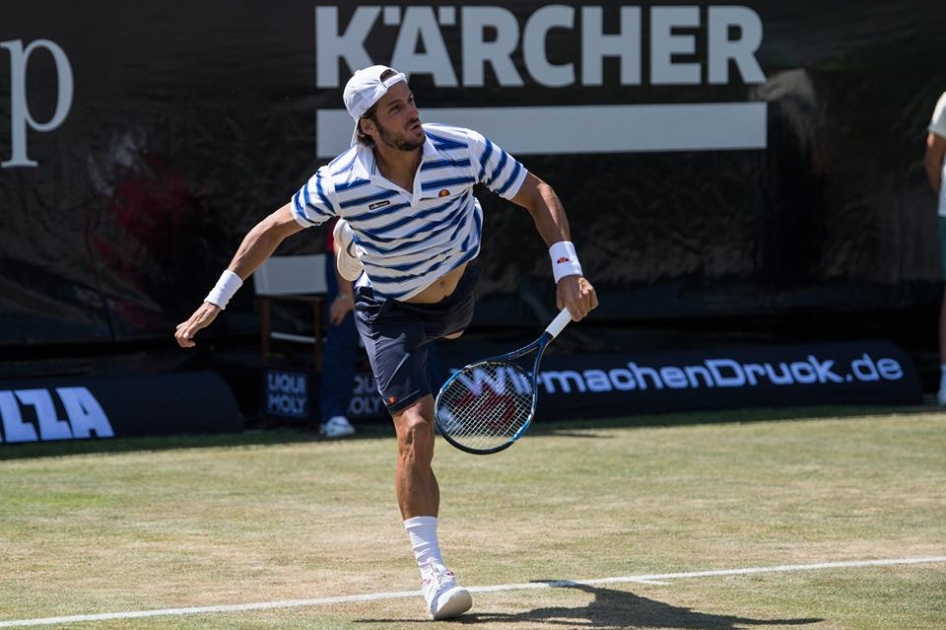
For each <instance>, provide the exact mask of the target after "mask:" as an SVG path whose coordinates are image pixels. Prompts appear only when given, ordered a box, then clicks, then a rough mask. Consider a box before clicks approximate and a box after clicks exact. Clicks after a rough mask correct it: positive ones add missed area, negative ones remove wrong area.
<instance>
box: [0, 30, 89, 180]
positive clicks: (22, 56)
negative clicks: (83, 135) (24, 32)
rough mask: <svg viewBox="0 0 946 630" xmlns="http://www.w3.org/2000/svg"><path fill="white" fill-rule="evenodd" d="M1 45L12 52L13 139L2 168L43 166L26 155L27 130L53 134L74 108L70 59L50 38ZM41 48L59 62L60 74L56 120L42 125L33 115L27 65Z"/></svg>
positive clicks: (57, 63) (11, 116) (11, 97)
mask: <svg viewBox="0 0 946 630" xmlns="http://www.w3.org/2000/svg"><path fill="white" fill-rule="evenodd" d="M0 46H2V47H3V48H6V49H7V50H9V51H10V101H11V103H10V135H11V138H12V145H13V146H12V156H11V158H10V159H9V160H7V161H6V162H3V163H2V164H0V167H4V168H5V167H7V166H39V162H37V161H36V160H31V159H30V158H29V156H27V154H26V128H27V127H29V128H30V129H32V130H34V131H40V132H46V131H52V130H53V129H55V128H56V127H58V126H59V125H61V124H62V122H63V121H64V120H65V119H66V116H68V115H69V110H70V109H71V108H72V92H73V83H72V66H71V65H70V64H69V57H67V56H66V53H65V52H64V51H63V50H62V48H60V47H59V45H58V44H57V43H56V42H53V41H50V40H48V39H37V40H36V41H34V42H32V43H30V44H29V45H28V46H27V47H26V48H23V42H22V41H21V40H14V41H9V42H0ZM38 48H44V49H46V50H48V51H49V53H50V54H51V55H52V56H53V61H55V62H56V75H57V77H58V79H59V89H58V95H57V97H56V110H55V111H54V112H53V115H52V117H51V118H50V119H49V120H48V121H46V122H44V123H41V122H38V121H37V120H35V119H34V118H33V116H32V114H30V107H29V102H28V99H27V94H26V66H27V64H28V63H29V60H30V55H31V54H33V51H35V50H36V49H38Z"/></svg>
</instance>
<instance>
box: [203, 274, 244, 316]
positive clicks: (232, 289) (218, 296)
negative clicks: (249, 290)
mask: <svg viewBox="0 0 946 630" xmlns="http://www.w3.org/2000/svg"><path fill="white" fill-rule="evenodd" d="M242 286H243V280H242V279H241V278H240V276H238V275H236V274H235V273H233V272H232V271H230V270H229V269H226V270H224V272H223V273H222V274H220V279H219V280H217V284H216V285H214V288H213V289H211V290H210V293H208V294H207V297H205V298H204V302H210V303H211V304H213V305H214V306H219V307H220V310H221V311H222V310H223V309H225V308H227V303H228V302H229V301H230V298H232V297H233V296H234V295H235V294H236V292H237V291H239V290H240V287H242Z"/></svg>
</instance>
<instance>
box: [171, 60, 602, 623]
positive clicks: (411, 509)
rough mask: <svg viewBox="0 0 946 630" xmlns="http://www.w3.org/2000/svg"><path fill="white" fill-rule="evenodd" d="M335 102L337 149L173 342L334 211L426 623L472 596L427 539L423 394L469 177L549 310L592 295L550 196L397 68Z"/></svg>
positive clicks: (433, 515) (474, 240) (431, 486)
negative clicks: (539, 243) (498, 205)
mask: <svg viewBox="0 0 946 630" xmlns="http://www.w3.org/2000/svg"><path fill="white" fill-rule="evenodd" d="M344 101H345V107H346V108H347V109H348V113H349V114H350V115H351V117H352V118H353V119H354V121H355V129H354V133H353V134H352V144H351V148H350V149H349V150H347V151H345V152H344V153H342V154H341V155H339V156H338V157H337V158H335V159H334V160H333V161H332V162H331V163H329V164H327V165H325V166H323V167H321V168H319V169H318V171H317V172H316V173H315V175H313V176H312V177H311V178H310V179H309V181H308V182H306V184H305V185H304V186H302V188H301V189H300V190H299V191H298V192H297V193H296V194H295V195H294V196H293V198H292V199H291V200H290V201H289V203H287V204H286V205H284V206H283V207H281V208H279V209H278V210H276V211H275V212H274V213H273V214H271V215H269V216H268V217H266V218H264V219H263V220H262V221H260V223H259V224H257V225H256V226H255V227H253V229H251V230H250V231H249V233H248V234H247V235H246V237H245V238H244V239H243V242H242V243H241V244H240V246H239V248H238V249H237V252H236V254H235V255H234V257H233V259H232V261H231V262H230V265H229V266H228V268H227V269H226V270H225V271H224V272H223V274H222V275H221V277H220V280H219V281H218V282H217V284H216V286H214V288H213V289H212V290H211V291H210V294H209V295H208V296H207V298H206V299H205V301H204V302H203V303H202V304H201V305H200V306H199V307H198V308H197V310H196V311H195V312H194V314H193V315H191V317H190V318H189V319H188V320H187V321H185V322H182V323H181V324H179V325H178V326H177V331H176V333H175V337H176V339H177V342H178V344H180V346H181V347H184V348H189V347H192V346H194V336H195V335H196V334H197V332H198V331H199V330H201V329H202V328H205V327H206V326H208V325H209V324H210V323H211V322H212V321H213V320H214V319H215V318H216V317H217V315H218V314H219V313H220V311H221V310H223V309H224V308H226V306H227V302H228V301H229V300H230V298H231V297H233V295H234V294H235V293H236V291H237V290H238V289H239V288H240V286H241V285H242V283H243V281H244V280H246V278H248V277H249V276H250V274H252V273H253V271H254V270H255V269H256V268H257V267H259V266H260V265H261V264H262V263H263V262H264V261H265V260H266V259H267V258H268V257H269V256H271V255H272V253H273V252H274V251H275V250H276V248H277V246H278V245H279V244H280V243H281V242H282V241H283V240H284V239H285V238H286V237H288V236H290V235H291V234H295V233H296V232H299V231H300V230H302V229H303V228H306V227H310V226H316V225H321V224H323V223H325V222H326V221H329V220H330V219H331V218H332V217H334V216H338V217H340V220H339V221H338V223H337V224H336V226H335V230H334V234H335V238H336V242H337V243H338V244H339V245H340V247H339V248H338V249H339V255H338V257H337V264H338V269H339V273H340V274H341V275H342V277H344V278H347V279H350V280H352V281H353V282H354V283H355V319H356V323H357V326H358V330H359V333H360V334H361V337H362V340H363V341H364V344H365V348H366V350H367V352H368V356H369V358H370V361H371V367H372V370H373V372H374V376H375V379H376V380H377V383H378V390H379V392H380V394H381V397H382V398H383V400H384V402H385V404H386V405H387V409H388V411H389V412H390V413H391V416H392V418H393V420H394V426H395V430H396V434H397V445H398V460H397V469H396V481H395V483H396V494H397V500H398V505H399V507H400V511H401V515H402V517H403V519H404V526H405V528H406V529H407V533H408V536H409V538H410V542H411V545H412V547H413V550H414V556H415V558H416V560H417V565H418V567H419V569H420V574H421V580H422V584H423V594H424V597H425V599H426V601H427V610H428V612H429V614H430V616H431V617H432V618H433V619H448V618H452V617H456V616H457V615H460V614H462V613H464V612H466V611H467V610H469V608H470V607H471V606H472V603H473V600H472V598H471V596H470V593H469V592H468V591H467V590H466V589H464V588H462V587H460V586H458V585H457V582H456V579H455V577H454V574H453V573H452V572H451V571H450V570H448V569H447V567H446V565H445V563H444V560H443V558H442V556H441V552H440V546H439V542H438V538H437V516H438V512H439V508H440V489H439V487H438V484H437V478H436V477H435V476H434V473H433V470H432V468H431V462H432V459H433V453H434V426H435V423H434V397H433V396H434V394H435V392H434V391H432V389H433V388H432V386H431V383H430V380H429V376H428V371H427V361H428V347H429V345H430V344H431V343H432V342H434V341H435V340H437V339H439V338H442V337H446V338H453V337H456V336H459V335H460V334H461V333H462V332H463V331H464V329H465V328H466V327H467V326H468V325H469V323H470V320H471V318H472V316H473V299H474V298H473V290H474V287H475V286H476V282H477V278H478V275H479V269H478V267H477V265H476V262H475V261H476V257H477V255H478V254H479V251H480V239H481V237H482V232H483V210H482V208H481V207H480V203H479V201H478V200H477V199H476V197H475V196H474V195H473V187H474V185H476V184H483V185H485V187H486V188H488V189H490V190H491V191H493V192H494V193H496V194H498V195H500V196H502V197H503V198H505V199H508V200H510V201H512V202H513V203H515V204H518V205H519V206H522V207H523V208H525V209H526V210H527V211H528V212H529V213H530V214H531V215H532V218H533V220H534V222H535V226H536V228H537V230H538V232H539V235H540V236H541V238H542V239H543V240H544V241H545V243H546V244H547V245H548V246H549V255H550V258H551V266H552V271H553V276H554V278H555V282H556V299H557V302H558V307H559V308H565V307H567V308H568V310H569V312H570V313H571V314H572V317H573V319H574V320H576V321H577V320H580V319H582V318H584V317H585V316H586V315H588V313H589V312H590V311H591V310H592V309H594V308H596V307H597V305H598V299H597V297H596V295H595V290H594V288H593V287H592V285H591V284H590V283H589V282H588V280H586V279H585V278H584V276H583V275H582V270H581V265H580V264H579V261H578V257H577V255H576V253H575V248H574V246H573V245H572V243H571V239H570V233H569V226H568V221H567V219H566V217H565V212H564V209H563V207H562V203H561V201H560V200H559V198H558V196H557V195H556V194H555V192H554V191H553V190H552V188H551V187H550V186H549V185H548V184H546V183H545V182H543V181H542V180H541V179H539V178H538V177H536V176H535V175H533V174H531V173H529V172H528V171H527V170H526V169H525V168H524V167H523V166H522V164H520V163H519V162H518V161H517V160H516V159H514V158H513V157H512V156H511V155H509V154H508V153H506V152H505V151H503V150H502V149H501V148H500V147H499V146H497V145H496V144H493V143H492V142H490V141H489V140H488V139H486V138H485V137H484V136H482V135H481V134H479V133H477V132H475V131H472V130H469V129H463V128H460V127H451V126H447V125H441V124H432V123H427V124H421V122H420V115H419V113H418V110H417V107H416V105H415V103H414V95H413V94H412V92H411V90H410V88H409V87H408V84H407V79H406V77H405V75H404V74H402V73H400V72H397V71H395V70H392V69H390V68H387V67H385V66H371V67H369V68H365V69H363V70H359V71H357V72H355V74H354V75H353V76H352V78H351V79H350V80H349V81H348V84H347V85H346V86H345V91H344Z"/></svg>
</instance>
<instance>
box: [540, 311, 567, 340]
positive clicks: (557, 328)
mask: <svg viewBox="0 0 946 630" xmlns="http://www.w3.org/2000/svg"><path fill="white" fill-rule="evenodd" d="M571 321H572V314H571V313H569V312H568V309H567V308H563V309H562V312H561V313H559V314H558V316H557V317H556V318H555V319H553V320H552V323H551V324H549V325H548V327H547V328H546V329H545V332H547V333H548V334H550V335H552V339H555V338H556V337H558V333H560V332H562V331H563V330H564V329H565V326H568V323H569V322H571Z"/></svg>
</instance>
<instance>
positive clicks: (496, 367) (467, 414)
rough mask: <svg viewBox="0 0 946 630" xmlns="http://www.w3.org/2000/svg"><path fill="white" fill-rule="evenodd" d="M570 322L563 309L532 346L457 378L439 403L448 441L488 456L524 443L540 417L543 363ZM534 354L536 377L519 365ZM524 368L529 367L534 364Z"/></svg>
mask: <svg viewBox="0 0 946 630" xmlns="http://www.w3.org/2000/svg"><path fill="white" fill-rule="evenodd" d="M570 321H572V316H571V314H570V313H569V312H568V309H567V308H565V309H562V312H561V313H559V314H558V316H557V317H556V318H555V319H554V320H552V323H551V324H549V325H548V327H547V328H546V329H545V332H543V333H542V334H541V335H540V336H539V338H538V339H536V340H535V341H533V342H532V343H530V344H529V345H527V346H523V347H522V348H519V349H518V350H514V351H513V352H510V353H508V354H504V355H501V356H497V357H490V358H488V359H483V360H482V361H477V362H475V363H471V364H469V365H467V366H465V367H463V368H461V369H460V370H458V371H457V372H455V373H454V374H452V375H451V376H450V378H448V379H447V382H446V383H444V384H443V387H441V388H440V392H439V393H438V394H437V400H436V402H435V403H434V414H435V417H436V422H437V428H438V429H439V431H440V434H441V435H442V436H443V437H444V439H445V440H447V442H449V443H450V444H452V445H453V446H455V447H457V448H458V449H460V450H461V451H466V452H467V453H475V454H477V455H487V454H489V453H496V452H497V451H501V450H503V449H506V448H509V447H510V446H512V445H513V444H514V443H515V441H516V440H518V439H519V438H520V437H522V435H523V434H524V433H525V432H526V429H528V428H529V425H530V424H531V423H532V418H533V417H534V416H535V406H536V401H537V399H538V390H537V387H536V385H537V379H538V376H539V362H540V361H541V360H542V355H543V354H544V353H545V349H546V348H547V347H548V345H549V344H550V343H551V342H552V340H553V339H555V338H556V337H557V336H558V334H559V333H560V332H562V330H563V329H564V328H565V326H566V325H568V322H570ZM532 353H535V358H533V359H532V366H531V367H532V369H531V371H527V370H526V369H524V368H523V366H522V365H520V364H518V363H514V362H513V361H514V360H516V359H519V360H522V359H523V357H528V356H529V355H531V354H532ZM523 362H524V363H526V365H527V366H528V359H526V360H525V361H523Z"/></svg>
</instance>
